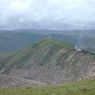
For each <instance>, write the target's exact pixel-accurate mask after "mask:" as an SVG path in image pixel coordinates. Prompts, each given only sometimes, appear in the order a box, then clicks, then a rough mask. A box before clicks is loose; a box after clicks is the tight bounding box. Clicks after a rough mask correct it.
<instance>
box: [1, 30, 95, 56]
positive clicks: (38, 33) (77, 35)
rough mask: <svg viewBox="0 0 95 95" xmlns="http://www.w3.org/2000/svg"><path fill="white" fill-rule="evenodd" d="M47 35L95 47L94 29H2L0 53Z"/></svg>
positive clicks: (92, 48) (85, 46)
mask: <svg viewBox="0 0 95 95" xmlns="http://www.w3.org/2000/svg"><path fill="white" fill-rule="evenodd" d="M47 37H52V38H56V39H59V40H62V41H65V42H68V43H71V44H73V45H77V46H78V47H80V48H86V49H90V50H92V51H94V49H95V31H94V30H46V29H43V30H39V29H38V30H37V29H32V30H31V29H18V30H1V31H0V54H3V53H10V52H15V51H17V50H19V49H21V48H23V47H27V45H29V44H33V43H35V42H37V41H39V40H41V39H44V38H47Z"/></svg>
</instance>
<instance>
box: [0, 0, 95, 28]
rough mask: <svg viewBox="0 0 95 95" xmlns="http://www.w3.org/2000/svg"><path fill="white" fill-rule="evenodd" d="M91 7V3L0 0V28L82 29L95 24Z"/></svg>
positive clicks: (93, 3)
mask: <svg viewBox="0 0 95 95" xmlns="http://www.w3.org/2000/svg"><path fill="white" fill-rule="evenodd" d="M94 5H95V1H94V0H3V1H1V0H0V21H1V23H0V25H1V26H5V27H21V26H22V27H25V26H27V27H28V26H29V27H32V26H33V27H34V23H35V25H37V27H38V26H40V27H48V28H56V27H59V28H65V26H66V25H67V26H70V27H74V28H75V27H79V28H83V27H85V25H87V23H91V22H93V23H94V22H95V11H94V10H95V6H94ZM35 27H36V26H35Z"/></svg>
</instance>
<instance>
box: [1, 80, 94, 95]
mask: <svg viewBox="0 0 95 95" xmlns="http://www.w3.org/2000/svg"><path fill="white" fill-rule="evenodd" d="M0 95H95V80H86V81H84V80H83V81H79V82H75V83H68V84H64V85H61V86H48V87H47V86H46V87H32V88H8V89H0Z"/></svg>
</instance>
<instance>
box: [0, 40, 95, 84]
mask: <svg viewBox="0 0 95 95" xmlns="http://www.w3.org/2000/svg"><path fill="white" fill-rule="evenodd" d="M0 73H1V74H7V75H8V76H15V77H20V78H23V79H29V80H35V81H40V82H46V83H59V82H69V81H75V80H82V79H92V78H94V77H95V55H94V54H93V53H91V52H89V51H86V50H80V51H77V50H76V48H75V47H74V46H73V45H72V44H68V43H66V42H63V41H60V40H57V39H53V38H46V39H44V40H41V41H39V42H38V43H35V44H34V45H30V46H28V47H27V48H23V49H21V50H19V51H17V52H16V53H13V54H10V55H7V56H4V57H1V58H0Z"/></svg>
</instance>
